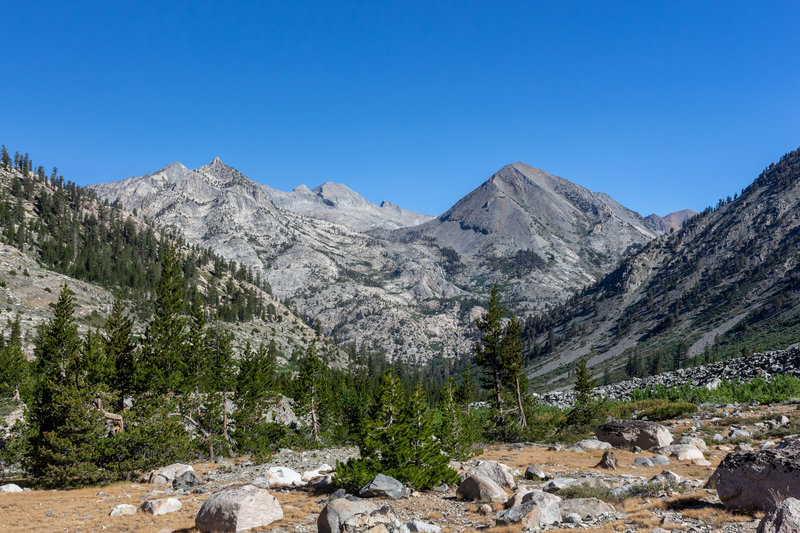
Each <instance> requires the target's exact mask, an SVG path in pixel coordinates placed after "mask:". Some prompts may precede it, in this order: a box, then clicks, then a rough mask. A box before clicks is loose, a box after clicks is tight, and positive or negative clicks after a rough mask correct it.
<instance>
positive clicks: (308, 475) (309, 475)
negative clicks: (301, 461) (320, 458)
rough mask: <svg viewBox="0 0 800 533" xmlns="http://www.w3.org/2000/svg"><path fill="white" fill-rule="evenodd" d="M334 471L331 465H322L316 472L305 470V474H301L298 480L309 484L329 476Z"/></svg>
mask: <svg viewBox="0 0 800 533" xmlns="http://www.w3.org/2000/svg"><path fill="white" fill-rule="evenodd" d="M334 470H335V468H333V467H332V466H331V465H329V464H322V465H320V466H319V467H318V468H317V469H316V470H306V471H305V472H303V475H302V476H300V479H302V480H303V481H305V482H309V481H311V480H312V479H314V478H317V477H320V476H324V475H325V474H330V473H331V472H333V471H334Z"/></svg>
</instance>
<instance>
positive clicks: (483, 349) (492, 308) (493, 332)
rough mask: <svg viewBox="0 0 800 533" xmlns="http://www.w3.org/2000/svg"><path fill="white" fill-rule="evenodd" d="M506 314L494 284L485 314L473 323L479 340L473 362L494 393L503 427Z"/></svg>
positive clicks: (506, 310)
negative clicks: (481, 369)
mask: <svg viewBox="0 0 800 533" xmlns="http://www.w3.org/2000/svg"><path fill="white" fill-rule="evenodd" d="M507 312H508V309H506V308H505V307H503V306H502V305H501V304H500V293H499V290H498V288H497V284H496V283H495V284H494V286H492V293H491V295H490V296H489V302H488V304H487V310H486V313H485V314H484V315H483V316H482V317H480V318H479V319H478V320H477V321H476V322H475V325H476V326H477V327H478V331H479V332H480V339H479V340H478V341H477V342H476V343H475V362H476V363H477V364H478V366H480V367H482V368H483V371H484V375H485V379H486V381H487V382H488V383H489V384H490V386H491V387H492V389H493V391H494V397H495V408H496V409H497V419H498V422H499V424H500V425H501V426H503V425H505V417H504V416H503V400H502V397H501V394H500V393H501V391H502V385H503V382H502V372H503V337H504V331H503V317H504V316H505V314H506V313H507Z"/></svg>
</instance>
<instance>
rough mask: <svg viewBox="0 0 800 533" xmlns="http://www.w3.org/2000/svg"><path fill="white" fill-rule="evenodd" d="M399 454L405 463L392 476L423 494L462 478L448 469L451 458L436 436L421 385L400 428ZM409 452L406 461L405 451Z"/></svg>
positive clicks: (415, 390) (408, 404)
mask: <svg viewBox="0 0 800 533" xmlns="http://www.w3.org/2000/svg"><path fill="white" fill-rule="evenodd" d="M399 429H400V431H399V434H400V439H399V442H398V446H399V450H397V451H396V454H397V455H398V456H399V459H400V460H401V461H402V463H401V464H398V465H397V467H396V469H394V470H390V472H391V473H390V474H389V475H391V476H393V477H396V478H397V479H398V480H400V481H403V482H404V483H407V484H409V485H411V486H412V487H414V488H416V489H418V490H423V489H431V488H433V487H434V486H436V485H438V484H440V483H442V482H446V483H455V482H457V481H458V474H457V473H456V472H455V471H454V470H453V469H452V468H450V467H449V466H448V464H449V463H450V456H449V455H448V454H447V453H445V452H444V450H443V449H442V444H441V443H440V442H439V440H438V439H437V438H436V437H435V436H434V425H433V423H432V421H431V416H430V410H429V408H428V405H427V403H426V402H425V397H424V394H423V392H422V387H421V386H420V385H417V386H416V388H415V389H414V392H413V393H412V394H411V396H410V397H409V399H408V403H407V407H406V410H405V413H404V417H403V420H402V423H401V424H400V425H399ZM406 449H407V450H409V452H410V453H409V454H408V457H403V454H402V453H401V452H402V451H403V450H406Z"/></svg>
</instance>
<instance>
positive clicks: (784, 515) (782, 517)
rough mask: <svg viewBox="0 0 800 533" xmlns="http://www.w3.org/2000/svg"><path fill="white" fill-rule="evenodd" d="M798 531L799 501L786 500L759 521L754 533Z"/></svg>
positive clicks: (799, 520)
mask: <svg viewBox="0 0 800 533" xmlns="http://www.w3.org/2000/svg"><path fill="white" fill-rule="evenodd" d="M797 531H800V500H798V499H796V498H786V499H785V500H783V501H781V502H780V503H778V504H777V505H776V506H775V507H774V508H773V509H772V510H770V512H768V513H767V514H766V516H764V518H762V519H761V522H760V523H759V524H758V529H757V530H756V533H796V532H797Z"/></svg>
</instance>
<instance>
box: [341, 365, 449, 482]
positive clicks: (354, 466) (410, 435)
mask: <svg viewBox="0 0 800 533" xmlns="http://www.w3.org/2000/svg"><path fill="white" fill-rule="evenodd" d="M433 429H434V428H433V424H432V422H431V416H430V413H429V409H428V406H427V405H426V403H425V401H424V399H423V395H422V390H421V388H420V387H417V388H416V390H415V391H414V393H413V394H412V395H411V397H410V398H408V399H406V398H405V393H404V391H403V387H402V385H401V383H400V380H399V379H398V378H397V377H396V376H394V374H392V373H391V371H390V372H387V373H386V374H385V375H384V376H383V386H382V387H381V394H380V404H379V408H378V411H377V413H376V415H375V416H374V417H373V418H372V420H370V422H369V423H368V424H367V428H366V431H364V433H363V435H364V436H363V438H362V439H361V442H359V445H358V447H359V451H360V452H361V458H360V459H351V460H350V461H348V462H347V463H340V462H337V465H336V476H335V477H334V484H335V485H337V486H340V487H344V488H345V489H347V490H348V491H354V492H355V491H358V490H359V489H361V488H362V487H363V486H364V485H365V484H366V483H367V482H368V481H370V480H371V479H372V478H373V477H375V475H377V474H379V473H380V474H384V475H387V476H391V477H394V478H396V479H397V480H399V481H401V482H403V483H406V484H408V485H410V486H412V487H414V488H416V489H419V490H422V489H429V488H432V487H434V486H436V485H438V484H440V483H443V482H444V483H455V482H457V481H458V474H457V473H456V471H455V470H453V469H452V468H450V467H449V466H448V463H449V462H450V457H449V456H448V455H447V454H446V453H445V452H444V451H443V450H442V446H441V443H440V442H439V440H438V439H436V437H435V436H434V434H433Z"/></svg>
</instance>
